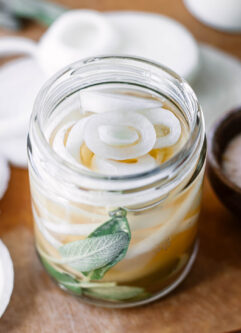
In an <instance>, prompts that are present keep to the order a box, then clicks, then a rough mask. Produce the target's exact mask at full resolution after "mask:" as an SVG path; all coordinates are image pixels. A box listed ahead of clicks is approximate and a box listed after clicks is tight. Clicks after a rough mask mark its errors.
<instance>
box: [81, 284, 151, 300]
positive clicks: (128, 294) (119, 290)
mask: <svg viewBox="0 0 241 333" xmlns="http://www.w3.org/2000/svg"><path fill="white" fill-rule="evenodd" d="M84 295H86V296H89V297H93V298H98V299H103V300H110V301H121V300H127V299H131V298H136V297H140V296H142V295H143V296H144V295H148V294H147V293H146V292H145V290H144V289H143V288H139V287H127V286H116V287H109V288H98V287H97V288H91V289H85V290H84Z"/></svg>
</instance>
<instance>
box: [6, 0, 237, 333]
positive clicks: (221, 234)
mask: <svg viewBox="0 0 241 333" xmlns="http://www.w3.org/2000/svg"><path fill="white" fill-rule="evenodd" d="M56 2H59V3H62V4H65V5H68V6H69V7H73V8H74V7H80V8H93V9H98V10H121V9H125V10H146V11H152V12H159V13H162V14H165V15H169V16H171V17H173V18H176V19H177V20H179V21H180V22H182V23H183V24H185V25H186V26H187V27H188V28H189V29H191V30H192V32H193V34H194V36H195V37H196V38H197V39H198V40H199V41H204V42H208V43H210V44H212V45H214V46H218V47H220V48H222V49H223V50H226V51H228V52H230V53H232V54H234V55H236V56H239V57H240V58H241V37H240V35H229V34H225V33H221V32H217V31H214V30H212V29H210V28H208V27H205V26H204V25H202V24H200V23H198V22H197V21H196V20H195V19H194V18H193V17H192V16H191V15H190V14H189V13H188V12H187V10H186V9H185V8H184V6H183V3H182V1H180V0H149V1H142V0H132V1H130V0H121V1H115V0H99V1H96V0H59V1H57V0H56ZM42 32H43V28H42V27H40V26H38V25H36V24H30V25H28V26H27V27H26V28H25V30H24V31H23V32H21V33H20V35H22V36H27V37H31V38H34V39H36V40H37V39H38V38H39V37H40V35H41V33H42ZM4 34H6V32H4V31H0V35H4ZM238 222H241V221H237V220H235V219H234V218H233V217H232V216H231V215H230V214H229V213H228V212H227V211H226V209H225V208H224V207H223V206H222V205H221V204H220V203H219V202H218V200H217V198H216V197H215V195H214V194H213V192H212V190H211V188H210V186H209V184H208V181H207V180H206V182H205V186H204V200H203V210H202V214H201V217H200V240H201V242H200V251H199V254H198V257H197V260H196V262H195V264H194V267H193V269H192V271H191V273H190V274H189V276H188V278H187V279H186V280H185V281H184V283H183V284H182V285H181V286H180V287H178V289H176V291H175V292H173V293H172V294H171V295H169V296H168V297H166V298H165V299H162V300H160V301H158V302H156V303H153V304H150V305H148V306H144V307H140V308H133V309H127V310H109V309H101V308H97V307H94V306H89V305H85V304H82V303H81V302H80V301H79V300H78V299H77V298H74V297H72V296H70V295H67V294H66V293H64V292H63V291H61V290H60V289H59V288H58V287H57V286H56V285H55V284H54V283H53V282H52V281H51V279H50V278H49V277H48V276H47V274H46V273H45V272H44V270H43V269H42V267H41V265H40V263H39V261H38V259H37V256H36V254H35V250H34V242H33V233H32V214H31V208H30V195H29V184H28V175H27V171H25V170H21V169H17V168H13V169H12V176H11V181H10V186H9V189H8V191H7V193H6V195H5V197H4V198H3V199H2V200H1V201H0V237H1V238H3V240H4V242H5V243H6V245H7V246H8V248H9V250H10V252H11V256H12V258H13V262H14V269H15V285H14V291H13V295H12V299H11V302H10V304H9V307H8V309H7V311H6V312H5V314H4V316H3V317H2V319H1V320H0V333H35V332H36V333H52V332H56V333H62V332H63V333H79V332H80V333H122V332H123V333H136V332H144V333H146V332H147V333H215V332H217V333H222V332H226V331H230V330H234V329H238V328H241V223H238Z"/></svg>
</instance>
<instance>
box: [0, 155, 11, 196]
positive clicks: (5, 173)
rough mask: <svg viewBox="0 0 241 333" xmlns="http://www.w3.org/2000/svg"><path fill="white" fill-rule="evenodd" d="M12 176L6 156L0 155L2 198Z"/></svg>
mask: <svg viewBox="0 0 241 333" xmlns="http://www.w3.org/2000/svg"><path fill="white" fill-rule="evenodd" d="M9 177H10V169H9V166H8V162H7V161H6V160H5V158H3V157H1V156H0V199H1V198H2V197H3V195H4V193H5V191H6V189H7V187H8V181H9Z"/></svg>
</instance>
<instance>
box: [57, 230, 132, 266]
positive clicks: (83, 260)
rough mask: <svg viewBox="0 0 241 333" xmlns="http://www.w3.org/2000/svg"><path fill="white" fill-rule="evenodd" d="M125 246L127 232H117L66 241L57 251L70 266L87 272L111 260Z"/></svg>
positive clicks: (126, 243)
mask: <svg viewBox="0 0 241 333" xmlns="http://www.w3.org/2000/svg"><path fill="white" fill-rule="evenodd" d="M126 246H128V236H127V234H126V233H124V232H117V233H115V234H110V235H105V236H99V237H93V238H86V239H83V240H78V241H75V242H70V243H67V244H65V245H63V246H61V247H60V248H59V252H60V254H61V256H62V257H63V258H64V259H65V260H64V261H65V263H66V264H68V265H69V266H70V267H72V268H74V269H76V270H78V271H80V272H89V271H92V270H94V269H97V268H100V267H103V266H105V265H107V264H108V263H109V262H111V261H113V260H114V259H115V258H116V257H117V256H118V255H119V254H120V252H121V251H122V250H123V249H124V248H126Z"/></svg>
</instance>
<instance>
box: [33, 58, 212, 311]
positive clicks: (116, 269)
mask: <svg viewBox="0 0 241 333" xmlns="http://www.w3.org/2000/svg"><path fill="white" fill-rule="evenodd" d="M97 86H98V87H100V88H103V89H105V88H106V87H107V88H108V89H117V90H119V91H121V92H123V91H124V92H125V93H128V92H133V91H138V92H141V93H145V94H148V95H149V96H151V97H153V98H163V97H165V99H166V100H168V101H170V102H171V103H172V105H174V106H175V108H176V109H177V110H178V112H179V113H180V115H181V116H182V117H183V119H184V120H185V122H186V124H187V126H188V129H189V135H188V139H187V141H186V143H185V144H184V145H183V147H182V148H181V149H180V151H178V153H176V154H175V155H174V156H173V157H171V158H170V159H168V160H167V161H166V162H165V163H163V164H161V165H160V166H158V167H155V168H154V169H152V170H150V171H149V172H142V173H139V174H134V175H129V176H114V177H108V176H104V175H100V174H98V173H94V172H92V171H90V170H84V169H80V168H78V166H76V165H73V164H71V163H69V162H68V161H66V160H64V159H62V158H61V157H60V156H59V155H58V154H56V153H55V152H54V151H53V149H52V147H51V146H50V144H49V142H48V140H47V139H46V128H47V127H49V126H50V127H51V125H50V124H51V122H52V121H53V120H56V119H57V118H58V117H63V116H64V115H66V114H68V113H69V112H70V110H72V109H73V108H75V107H77V108H78V107H79V92H80V91H83V90H84V89H92V88H93V87H97ZM28 156H29V176H30V183H31V193H32V206H33V214H34V221H35V222H34V225H35V236H36V248H37V251H38V254H39V257H40V260H41V261H42V263H43V265H44V267H45V269H46V270H47V272H48V273H49V274H50V275H51V276H52V277H53V278H54V280H55V281H56V282H57V283H58V284H59V286H60V287H61V288H63V289H65V290H67V291H69V292H70V293H72V294H75V295H78V296H79V297H80V298H81V299H82V300H83V301H86V302H89V303H93V304H96V305H101V306H105V307H130V306H136V305H141V304H145V303H148V302H151V301H154V300H156V299H158V298H160V297H162V296H165V295H166V294H167V293H169V292H170V291H171V290H173V289H174V288H175V287H176V286H177V285H179V284H180V283H181V281H182V280H183V279H184V278H185V277H186V276H187V274H188V272H189V271H190V268H191V266H192V264H193V261H194V259H195V256H196V253H197V240H196V239H197V238H196V237H197V219H198V214H199V210H200V200H201V191H202V180H203V173H204V164H205V156H206V140H205V130H204V121H203V116H202V112H201V109H200V106H199V104H198V101H197V99H196V96H195V94H194V92H193V90H192V89H191V88H190V86H189V85H188V84H187V82H185V81H184V80H182V79H181V78H180V77H179V76H178V75H176V74H175V73H173V72H172V71H171V70H169V69H167V68H165V67H163V66H161V65H159V64H155V63H152V62H149V61H147V60H143V59H138V58H130V57H119V56H115V57H97V58H89V59H86V60H83V61H79V62H77V63H74V64H72V65H70V66H68V67H67V68H65V69H64V70H62V71H61V72H59V73H57V74H56V75H55V76H54V77H52V78H51V79H50V80H49V81H48V82H47V83H46V84H45V85H44V87H43V88H42V90H41V91H40V93H39V95H38V97H37V100H36V102H35V106H34V111H33V114H32V118H31V123H30V130H29V137H28ZM106 221H111V223H112V224H111V226H112V227H113V226H115V228H116V226H118V227H117V229H118V228H119V227H120V230H119V229H118V230H117V231H122V233H121V235H124V232H125V233H126V235H127V234H128V236H127V238H125V239H128V241H129V243H128V245H127V247H126V248H123V249H122V250H123V251H122V250H121V251H122V252H121V255H120V253H119V255H120V257H119V258H118V260H116V261H115V259H116V257H115V258H114V261H115V262H113V260H112V262H111V263H110V262H109V263H107V264H109V266H108V265H106V262H105V263H102V266H101V267H100V268H99V269H95V270H92V271H91V272H90V271H89V270H88V269H87V268H86V269H87V271H86V272H84V271H83V267H84V266H83V264H84V263H85V262H84V261H85V258H84V256H83V255H82V254H81V255H82V256H81V257H79V253H78V249H77V254H76V252H75V250H76V248H74V250H73V251H74V255H75V259H76V261H75V264H74V265H73V262H70V261H69V258H68V257H66V256H65V257H64V258H63V251H62V250H61V249H60V248H61V247H62V246H63V245H66V244H70V243H71V245H72V244H73V243H74V242H75V244H80V243H81V242H82V243H81V244H84V243H83V240H86V239H87V238H88V239H87V242H89V239H90V238H91V237H92V240H93V237H95V239H94V241H96V237H98V236H101V237H103V230H104V229H103V224H104V223H105V222H106ZM108 223H109V224H108ZM108 223H107V224H106V226H107V225H108V228H109V227H110V222H108ZM123 226H124V227H123ZM98 228H99V229H98ZM106 228H107V227H106ZM108 228H107V229H108ZM128 228H130V230H129V229H128ZM97 229H98V230H101V232H100V233H99V234H98V233H95V232H94V233H93V231H94V230H97ZM112 231H113V230H112ZM118 235H120V234H118ZM87 236H88V237H87ZM101 239H102V238H101ZM106 239H107V238H105V239H104V238H103V240H104V241H106ZM108 239H109V238H108ZM111 239H112V238H111ZM80 240H81V242H80V243H78V242H79V241H80ZM92 240H91V241H90V242H92ZM112 240H113V239H112ZM107 243H108V242H107ZM86 244H87V243H85V245H86ZM107 245H108V244H107ZM94 246H95V247H98V245H97V243H94ZM87 247H88V244H87ZM82 250H83V249H82ZM61 251H62V252H61ZM111 251H112V253H114V252H113V251H115V248H112V249H111ZM70 252H71V251H70ZM65 255H66V253H65ZM72 255H73V253H72ZM66 258H67V259H66ZM71 258H72V257H71ZM101 258H102V259H103V256H101ZM92 259H93V258H92ZM112 259H113V258H112ZM88 263H89V262H88ZM81 265H82V266H81ZM81 267H82V269H81ZM93 272H94V274H93Z"/></svg>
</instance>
